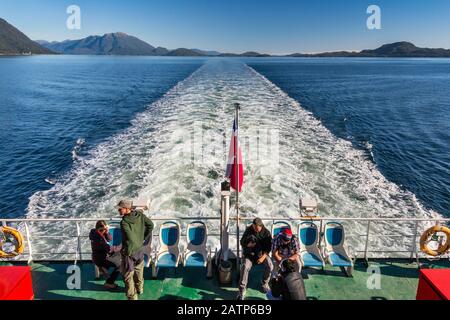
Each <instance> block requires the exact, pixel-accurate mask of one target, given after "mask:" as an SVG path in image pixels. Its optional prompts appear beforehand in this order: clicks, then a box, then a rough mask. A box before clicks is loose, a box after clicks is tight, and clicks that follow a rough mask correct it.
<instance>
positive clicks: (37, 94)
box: [0, 56, 203, 215]
mask: <svg viewBox="0 0 450 320" xmlns="http://www.w3.org/2000/svg"><path fill="white" fill-rule="evenodd" d="M202 62H203V60H202V59H189V58H188V59H176V58H174V59H171V58H147V57H137V58H136V57H132V58H131V57H95V56H89V57H86V56H58V57H50V56H33V57H3V58H0V128H1V130H0V168H1V179H0V208H1V210H2V214H5V213H10V214H13V215H21V214H23V213H24V210H25V209H26V207H27V205H28V202H29V197H31V196H32V195H33V194H34V193H35V192H37V191H40V190H46V189H49V188H50V187H51V186H52V184H53V183H55V181H57V179H58V177H60V176H61V175H63V174H64V173H65V172H67V171H68V170H69V169H70V168H71V167H72V166H73V164H74V162H75V161H77V158H78V157H81V156H82V155H83V154H84V153H85V152H86V151H87V150H89V149H91V148H93V147H94V146H95V145H96V144H98V143H99V142H101V141H103V140H104V139H105V138H107V137H109V136H111V135H113V134H114V133H116V132H119V131H120V130H122V129H124V128H126V127H128V126H129V125H130V120H131V119H132V118H133V117H134V116H135V114H136V113H137V112H140V111H143V110H144V109H145V108H146V107H147V106H148V105H149V104H150V103H152V102H154V101H155V100H157V99H158V98H160V97H161V96H162V95H163V94H164V93H165V92H167V91H168V90H169V89H170V88H171V87H173V86H174V85H175V84H176V83H178V82H179V81H180V80H182V79H184V78H186V77H187V76H188V75H189V74H191V73H192V72H193V71H194V70H196V69H197V68H198V67H199V66H200V65H201V64H202Z"/></svg>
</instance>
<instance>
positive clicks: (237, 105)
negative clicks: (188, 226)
mask: <svg viewBox="0 0 450 320" xmlns="http://www.w3.org/2000/svg"><path fill="white" fill-rule="evenodd" d="M234 107H235V108H236V116H235V121H236V141H235V143H234V154H235V157H234V164H235V168H236V170H235V174H236V189H235V195H236V235H237V244H236V271H237V272H238V273H239V271H240V268H239V259H240V248H239V245H240V243H239V241H240V235H239V220H240V216H239V148H238V144H239V109H240V105H239V103H235V104H234Z"/></svg>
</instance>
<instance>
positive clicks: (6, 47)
mask: <svg viewBox="0 0 450 320" xmlns="http://www.w3.org/2000/svg"><path fill="white" fill-rule="evenodd" d="M49 53H52V52H51V51H50V50H48V49H46V48H44V47H42V46H41V45H39V44H37V43H36V42H34V41H32V40H30V38H28V37H27V36H26V35H24V34H23V33H22V32H20V31H19V30H17V29H16V28H15V27H13V26H12V25H10V24H9V23H8V22H6V21H5V20H3V19H2V18H0V54H3V55H4V54H49Z"/></svg>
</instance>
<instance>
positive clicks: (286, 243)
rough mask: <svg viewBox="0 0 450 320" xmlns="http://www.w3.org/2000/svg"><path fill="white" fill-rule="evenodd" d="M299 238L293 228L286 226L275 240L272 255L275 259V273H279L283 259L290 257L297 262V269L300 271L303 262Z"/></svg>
mask: <svg viewBox="0 0 450 320" xmlns="http://www.w3.org/2000/svg"><path fill="white" fill-rule="evenodd" d="M299 248H300V246H299V243H298V239H297V237H296V236H295V235H293V234H292V230H291V228H284V229H283V230H282V231H281V232H280V233H279V234H278V235H277V236H276V237H275V239H274V240H273V243H272V256H273V258H274V260H275V268H274V273H275V274H277V273H278V270H279V266H280V263H281V261H283V260H284V259H289V260H291V261H293V262H294V263H295V271H296V272H300V271H301V269H302V264H301V262H300V256H299V254H298V251H299Z"/></svg>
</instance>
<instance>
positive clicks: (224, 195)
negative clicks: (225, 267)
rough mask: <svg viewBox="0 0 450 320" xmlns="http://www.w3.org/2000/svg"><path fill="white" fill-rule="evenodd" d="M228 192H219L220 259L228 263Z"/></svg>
mask: <svg viewBox="0 0 450 320" xmlns="http://www.w3.org/2000/svg"><path fill="white" fill-rule="evenodd" d="M229 223H230V191H222V192H221V209H220V258H221V259H223V260H224V261H228V256H229V250H230V249H229V229H228V228H229Z"/></svg>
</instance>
